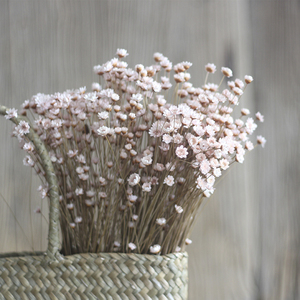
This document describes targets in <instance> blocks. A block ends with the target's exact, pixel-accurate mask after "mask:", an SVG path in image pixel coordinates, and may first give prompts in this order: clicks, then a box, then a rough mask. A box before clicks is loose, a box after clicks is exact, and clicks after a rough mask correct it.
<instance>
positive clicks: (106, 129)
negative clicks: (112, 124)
mask: <svg viewBox="0 0 300 300" xmlns="http://www.w3.org/2000/svg"><path fill="white" fill-rule="evenodd" d="M97 132H98V134H99V135H101V136H106V135H107V134H109V133H110V128H109V127H107V126H101V127H100V128H99V129H98V130H97Z"/></svg>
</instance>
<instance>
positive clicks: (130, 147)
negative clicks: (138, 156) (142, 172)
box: [124, 144, 132, 151]
mask: <svg viewBox="0 0 300 300" xmlns="http://www.w3.org/2000/svg"><path fill="white" fill-rule="evenodd" d="M124 148H125V149H126V150H127V151H130V150H131V149H132V145H131V144H126V145H125V146H124Z"/></svg>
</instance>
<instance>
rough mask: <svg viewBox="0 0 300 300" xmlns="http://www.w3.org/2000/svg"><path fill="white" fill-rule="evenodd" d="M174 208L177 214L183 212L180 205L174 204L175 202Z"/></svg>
mask: <svg viewBox="0 0 300 300" xmlns="http://www.w3.org/2000/svg"><path fill="white" fill-rule="evenodd" d="M175 210H176V212H177V213H178V214H181V213H183V208H182V207H181V206H179V205H176V204H175Z"/></svg>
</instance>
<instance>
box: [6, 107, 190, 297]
mask: <svg viewBox="0 0 300 300" xmlns="http://www.w3.org/2000/svg"><path fill="white" fill-rule="evenodd" d="M6 110H7V108H6V107H3V106H0V113H1V114H6ZM12 121H13V122H15V123H17V124H18V122H19V120H18V119H16V118H14V119H13V120H12ZM27 137H28V138H29V139H30V140H31V141H32V142H33V144H34V146H35V149H36V151H37V152H38V154H39V156H40V157H41V159H42V163H43V167H44V170H45V172H46V179H47V182H48V183H49V198H50V209H49V232H48V247H47V251H46V253H34V254H33V253H28V252H26V253H25V252H21V253H6V254H0V300H2V299H3V300H4V299H5V300H12V299H22V300H24V299H49V300H54V299H59V300H61V299H68V300H69V299H70V300H71V299H113V300H115V299H159V300H163V299H178V300H179V299H187V268H188V265H187V253H176V254H167V255H162V256H160V255H144V254H126V253H84V254H75V255H70V256H62V255H61V254H60V253H59V234H58V233H59V200H58V184H57V178H56V176H55V173H54V169H53V166H52V163H51V160H50V158H49V155H48V152H47V150H46V148H45V146H44V144H43V142H42V141H41V140H40V138H39V136H38V135H37V134H36V133H35V132H34V131H33V130H31V129H30V132H29V133H28V134H27Z"/></svg>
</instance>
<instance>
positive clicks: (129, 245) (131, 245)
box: [128, 243, 136, 251]
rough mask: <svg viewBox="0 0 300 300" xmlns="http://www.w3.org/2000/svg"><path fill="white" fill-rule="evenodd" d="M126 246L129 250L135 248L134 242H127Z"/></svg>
mask: <svg viewBox="0 0 300 300" xmlns="http://www.w3.org/2000/svg"><path fill="white" fill-rule="evenodd" d="M128 248H129V249H130V250H131V251H133V250H135V249H136V245H135V244H134V243H129V244H128Z"/></svg>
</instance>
